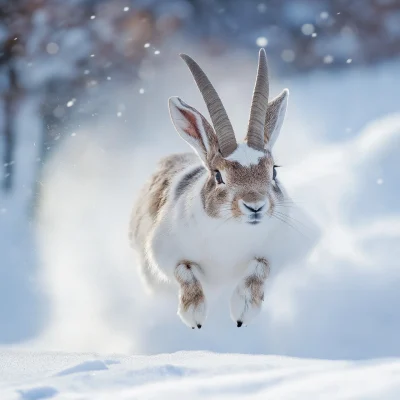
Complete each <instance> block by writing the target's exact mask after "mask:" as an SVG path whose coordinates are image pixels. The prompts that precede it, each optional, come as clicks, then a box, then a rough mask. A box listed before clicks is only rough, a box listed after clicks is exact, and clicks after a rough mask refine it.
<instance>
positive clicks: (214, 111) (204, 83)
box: [180, 54, 237, 157]
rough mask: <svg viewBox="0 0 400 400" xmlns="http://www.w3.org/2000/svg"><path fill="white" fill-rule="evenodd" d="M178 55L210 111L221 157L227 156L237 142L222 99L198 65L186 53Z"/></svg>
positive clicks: (233, 149)
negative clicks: (187, 68)
mask: <svg viewBox="0 0 400 400" xmlns="http://www.w3.org/2000/svg"><path fill="white" fill-rule="evenodd" d="M180 56H181V58H182V59H183V61H185V63H186V65H187V66H188V67H189V69H190V72H191V73H192V75H193V78H194V80H195V81H196V84H197V86H198V88H199V90H200V93H201V94H202V96H203V99H204V101H205V103H206V105H207V108H208V112H209V113H210V117H211V120H212V122H213V125H214V129H215V133H216V135H217V139H218V145H219V149H220V151H221V154H222V156H223V157H228V156H229V155H230V154H232V153H233V152H234V151H235V149H236V147H237V142H236V138H235V134H234V132H233V128H232V124H231V122H230V121H229V118H228V114H227V113H226V111H225V108H224V106H223V104H222V101H221V99H220V98H219V96H218V93H217V91H216V90H215V89H214V87H213V85H212V84H211V82H210V80H209V79H208V78H207V75H206V74H205V73H204V71H203V70H202V69H201V68H200V67H199V65H198V64H197V63H196V62H195V61H194V60H193V59H192V58H190V57H189V56H188V55H186V54H180Z"/></svg>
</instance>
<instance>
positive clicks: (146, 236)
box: [130, 49, 290, 329]
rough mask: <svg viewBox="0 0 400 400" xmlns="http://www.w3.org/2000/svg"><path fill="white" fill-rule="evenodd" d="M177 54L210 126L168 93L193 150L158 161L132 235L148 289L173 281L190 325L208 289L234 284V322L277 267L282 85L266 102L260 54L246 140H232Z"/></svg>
mask: <svg viewBox="0 0 400 400" xmlns="http://www.w3.org/2000/svg"><path fill="white" fill-rule="evenodd" d="M181 57H182V59H183V60H184V61H185V62H186V64H187V66H188V67H189V69H190V71H191V73H192V75H193V77H194V79H195V81H196V83H197V86H198V88H199V89H200V92H201V94H202V96H203V98H204V101H205V103H206V105H207V108H208V111H209V113H210V117H211V120H212V123H213V126H211V125H210V124H209V122H208V121H207V120H206V118H205V117H204V116H203V115H201V114H200V113H199V112H198V111H197V110H196V109H194V108H193V107H191V106H189V105H188V104H186V103H185V102H184V101H182V100H181V99H180V98H178V97H171V98H170V99H169V110H170V115H171V119H172V122H173V124H174V125H175V128H176V130H177V131H178V133H179V135H180V136H181V137H182V138H183V139H184V140H185V141H186V142H187V143H188V144H189V145H190V146H191V147H192V148H193V150H194V153H191V154H190V153H189V154H187V153H185V154H176V155H171V156H169V157H166V158H164V159H162V160H161V163H160V166H159V169H158V171H157V172H156V173H155V174H154V175H153V177H152V178H151V180H150V181H149V182H148V183H147V184H146V186H145V187H144V189H143V191H142V194H141V196H140V198H139V201H138V202H137V205H136V207H135V208H134V211H133V214H132V220H131V224H130V239H131V242H132V245H133V246H134V247H135V248H136V249H137V250H138V253H139V257H140V264H141V268H142V275H143V276H144V277H145V279H146V281H147V282H148V284H149V285H153V286H154V285H156V284H157V280H163V281H166V282H169V283H175V284H178V287H179V307H178V314H179V316H180V318H181V319H182V321H183V322H184V323H185V324H186V325H188V326H189V327H191V328H193V329H194V328H195V327H196V326H197V327H198V328H201V326H202V325H203V323H204V321H205V319H206V316H207V293H208V291H209V289H210V288H212V287H214V288H215V287H218V285H221V284H224V283H226V282H227V281H234V284H235V288H234V290H233V293H232V297H231V300H230V312H231V317H232V319H233V320H234V322H235V323H236V324H237V326H238V327H240V326H242V325H243V324H244V325H246V324H248V323H249V322H250V321H251V320H252V319H253V318H254V317H255V316H256V315H257V314H258V313H259V311H260V309H261V304H262V301H263V299H264V284H265V282H266V280H267V278H268V275H269V272H270V268H276V267H279V266H275V265H270V257H269V255H270V253H271V250H272V246H273V244H272V242H273V240H272V239H273V237H274V235H275V234H276V232H278V231H280V232H282V229H288V228H287V227H286V225H285V224H282V223H281V221H279V219H278V218H273V217H274V216H275V215H279V214H278V212H279V211H277V210H279V209H280V210H282V208H285V205H286V204H287V200H288V197H287V194H286V192H285V190H284V188H283V187H282V185H281V184H280V182H279V180H278V177H277V170H276V166H275V165H274V159H273V156H272V147H273V145H274V143H275V141H276V139H277V137H278V135H279V131H280V129H281V126H282V123H283V120H284V116H285V111H286V106H287V102H288V94H289V91H288V90H287V89H285V90H284V91H283V92H282V93H281V94H280V95H279V96H278V97H276V98H275V99H273V100H272V101H270V102H268V95H269V83H268V67H267V58H266V54H265V51H264V50H263V49H262V50H260V53H259V63H258V72H257V79H256V84H255V89H254V94H253V99H252V105H251V112H250V120H249V124H248V130H247V136H246V139H245V141H244V143H240V144H238V143H237V142H236V138H235V134H234V131H233V128H232V125H231V123H230V121H229V118H228V115H227V113H226V111H225V109H224V106H223V105H222V102H221V99H220V98H219V96H218V94H217V92H216V90H215V89H214V87H213V86H212V84H211V83H210V81H209V79H208V78H207V76H206V74H205V73H204V72H203V71H202V69H201V68H200V67H199V66H198V64H197V63H196V62H195V61H194V60H192V59H191V58H190V57H189V56H187V55H185V54H182V55H181ZM279 207H280V208H279ZM275 213H277V214H275ZM285 213H286V215H289V213H290V209H286V208H285Z"/></svg>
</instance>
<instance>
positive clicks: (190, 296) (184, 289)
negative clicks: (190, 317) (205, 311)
mask: <svg viewBox="0 0 400 400" xmlns="http://www.w3.org/2000/svg"><path fill="white" fill-rule="evenodd" d="M192 265H193V263H191V262H190V261H187V260H183V261H181V262H180V263H179V264H178V266H177V267H176V269H175V278H176V280H177V281H178V283H179V285H180V287H181V293H180V302H181V304H182V307H183V309H184V310H185V311H187V310H188V309H189V307H190V306H193V307H195V308H196V307H197V306H198V305H199V304H201V303H202V302H204V299H205V297H204V293H203V288H202V287H201V284H200V282H199V280H198V279H197V278H196V277H195V276H194V274H193V272H191V271H190V270H191V268H192ZM180 267H184V268H185V272H186V274H190V278H189V279H185V277H184V276H183V275H182V274H181V271H180Z"/></svg>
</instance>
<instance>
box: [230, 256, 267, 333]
mask: <svg viewBox="0 0 400 400" xmlns="http://www.w3.org/2000/svg"><path fill="white" fill-rule="evenodd" d="M268 275H269V263H268V261H267V260H266V259H265V258H255V259H254V260H252V261H251V262H250V264H249V265H248V268H247V271H246V274H245V276H244V277H243V278H242V279H241V281H240V282H239V284H238V285H237V286H236V288H235V290H234V291H233V293H232V297H231V303H230V309H231V318H232V319H233V321H234V322H236V324H237V326H238V327H241V326H242V325H243V324H244V325H247V324H248V323H249V322H250V321H251V320H252V319H253V318H254V317H255V316H257V315H258V313H259V312H260V310H261V303H262V302H263V300H264V283H265V281H266V280H267V278H268Z"/></svg>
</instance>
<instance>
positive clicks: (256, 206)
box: [243, 202, 265, 213]
mask: <svg viewBox="0 0 400 400" xmlns="http://www.w3.org/2000/svg"><path fill="white" fill-rule="evenodd" d="M243 205H244V206H245V208H246V209H247V210H249V211H251V212H253V213H257V212H260V211H262V209H263V208H264V206H265V202H264V203H261V202H258V203H245V202H243Z"/></svg>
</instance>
